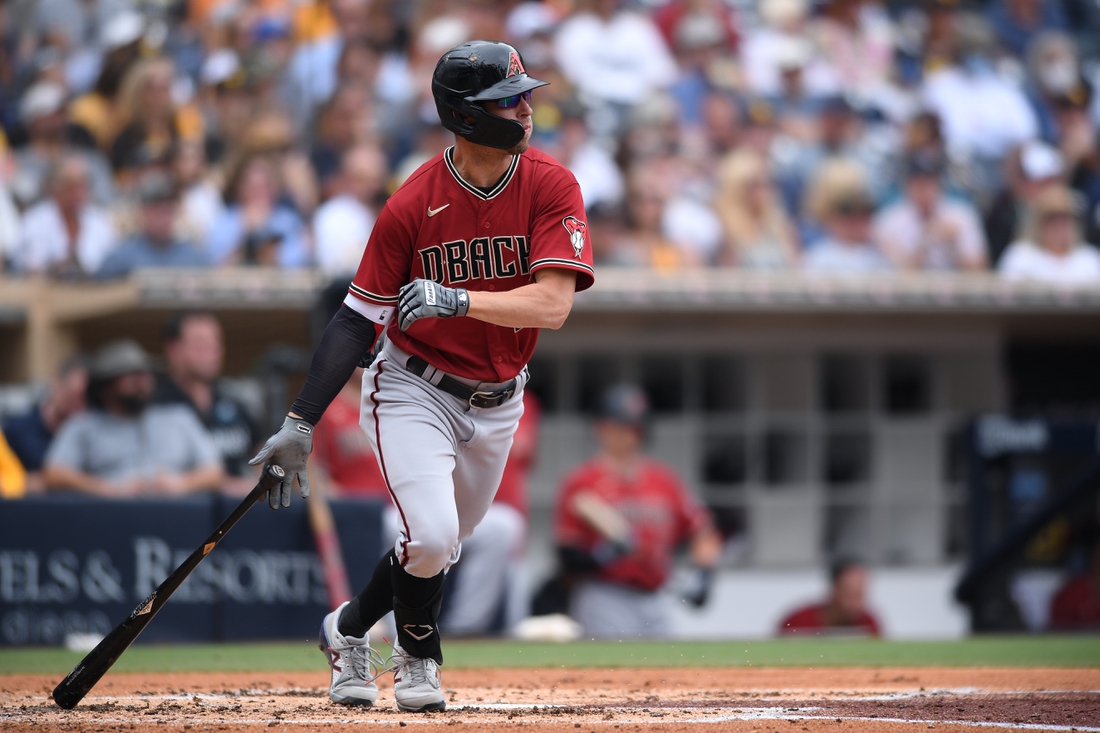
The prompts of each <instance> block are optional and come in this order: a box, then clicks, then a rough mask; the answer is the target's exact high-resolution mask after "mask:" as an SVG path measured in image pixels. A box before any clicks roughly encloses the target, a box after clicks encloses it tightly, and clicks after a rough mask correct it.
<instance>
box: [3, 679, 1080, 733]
mask: <svg viewBox="0 0 1100 733" xmlns="http://www.w3.org/2000/svg"><path fill="white" fill-rule="evenodd" d="M58 679H59V677H45V676H36V675H20V676H14V675H13V676H0V730H3V731H5V733H7V732H8V731H11V732H12V733H17V732H18V733H22V732H23V731H31V730H33V731H89V732H90V731H97V732H98V731H121V730H156V731H187V732H188V733H198V732H200V731H202V732H205V731H231V732H233V733H237V732H240V731H261V730H264V731H266V730H269V729H271V728H289V729H292V730H294V731H310V730H333V729H335V728H337V727H348V726H353V727H363V728H366V727H379V726H381V727H392V728H406V727H408V728H412V727H424V726H436V725H462V726H464V728H463V729H462V730H464V731H467V733H472V731H483V730H484V731H499V730H503V729H512V728H522V729H523V730H526V731H547V732H548V733H549V732H553V733H565V732H566V731H572V732H573V733H576V731H578V730H579V731H583V732H584V733H589V732H591V733H616V731H619V732H621V733H628V732H630V731H642V730H646V729H647V728H648V727H650V726H656V729H655V730H653V733H666V732H667V733H674V732H678V731H686V730H689V729H690V730H702V731H708V730H712V731H715V732H717V731H759V732H760V733H765V732H766V731H832V732H836V731H846V732H848V733H871V732H872V731H874V732H876V733H877V732H879V731H881V732H883V733H893V732H897V733H902V732H910V731H916V730H925V729H928V728H935V729H939V730H947V731H968V732H971V731H1004V730H1044V731H1045V730H1049V731H1055V730H1057V731H1074V730H1076V731H1096V732H1100V669H1087V670H1067V669H986V668H982V669H942V668H941V669H935V668H910V669H887V668H883V669H858V668H819V669H776V668H772V669H745V668H738V669H603V670H600V669H595V670H593V669H585V670H568V669H560V670H546V669H534V670H532V669H506V670H505V669H500V670H454V671H445V672H444V677H443V684H444V687H445V688H446V690H447V694H448V699H449V703H448V710H447V711H446V712H442V713H429V714H412V713H401V712H399V711H398V710H397V709H396V707H395V706H394V704H393V695H392V689H391V688H392V683H391V681H390V680H389V679H385V678H384V679H382V680H379V682H380V683H381V684H380V687H381V694H380V696H379V699H378V704H377V705H376V706H375V707H374V708H369V709H348V708H343V707H338V706H334V705H331V704H330V703H329V702H328V698H327V695H326V687H325V686H326V684H327V674H326V673H325V672H316V673H313V672H310V673H301V672H293V673H291V672H265V673H225V672H222V673H179V674H109V675H107V677H105V678H104V679H103V680H102V681H101V682H100V683H99V685H98V686H97V687H96V688H95V689H94V690H92V692H91V694H90V695H89V696H88V697H87V698H86V699H85V700H84V702H83V703H81V704H80V705H79V706H78V707H77V708H76V709H75V710H73V711H64V710H61V709H60V708H58V707H56V706H55V705H54V704H53V702H52V701H51V700H50V699H49V694H50V691H51V690H52V688H53V686H54V685H55V684H56V683H57V682H58Z"/></svg>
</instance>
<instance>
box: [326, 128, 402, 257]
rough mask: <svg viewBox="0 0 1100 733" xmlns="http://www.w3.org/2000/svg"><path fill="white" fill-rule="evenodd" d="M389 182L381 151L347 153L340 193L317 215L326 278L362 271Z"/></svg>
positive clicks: (361, 149)
mask: <svg viewBox="0 0 1100 733" xmlns="http://www.w3.org/2000/svg"><path fill="white" fill-rule="evenodd" d="M385 182H386V158H385V156H384V155H383V154H382V151H381V150H379V149H378V148H376V147H374V146H372V145H360V146H357V147H354V148H352V149H351V150H349V151H348V152H346V153H344V156H343V160H342V162H341V168H340V175H339V187H340V193H339V194H338V195H336V196H333V197H332V198H330V199H329V200H328V201H326V202H325V203H323V204H322V205H321V206H320V207H319V208H318V209H317V212H316V213H315V214H314V215H313V241H314V244H315V246H316V251H317V265H318V266H319V267H320V268H321V270H322V271H323V272H324V273H325V274H326V275H331V276H333V277H336V276H350V275H353V274H354V273H355V271H356V270H357V269H358V267H359V262H360V260H362V259H363V250H364V248H365V247H366V246H367V239H368V238H369V237H370V233H371V230H372V229H373V228H374V221H375V219H376V218H377V214H376V207H377V205H378V197H379V194H380V193H381V192H382V187H383V185H384V184H385Z"/></svg>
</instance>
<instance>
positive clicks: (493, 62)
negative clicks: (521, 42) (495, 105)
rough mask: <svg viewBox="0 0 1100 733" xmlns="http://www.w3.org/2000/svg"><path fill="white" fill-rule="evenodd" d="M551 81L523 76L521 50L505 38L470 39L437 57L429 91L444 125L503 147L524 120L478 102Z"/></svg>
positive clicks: (519, 135)
mask: <svg viewBox="0 0 1100 733" xmlns="http://www.w3.org/2000/svg"><path fill="white" fill-rule="evenodd" d="M549 83H550V82H548V81H541V80H539V79H535V78H533V77H530V76H527V71H526V70H524V68H523V59H522V57H520V55H519V51H517V50H516V49H515V48H513V47H512V46H509V45H508V44H507V43H502V42H500V41H470V42H469V43H463V44H462V45H460V46H455V47H454V48H452V49H451V50H450V51H448V52H447V53H445V54H443V58H441V59H439V63H438V64H436V67H435V73H434V74H432V96H434V97H435V106H436V109H437V110H438V111H439V121H440V122H442V123H443V126H444V127H446V128H447V129H448V130H450V131H451V132H453V133H455V134H456V135H458V136H460V137H463V138H466V139H467V140H469V141H470V142H472V143H476V144H477V145H486V146H488V147H490V148H500V149H502V150H507V149H508V148H511V147H512V146H514V145H516V144H517V143H519V142H520V141H521V140H523V125H521V124H520V123H519V122H516V121H515V120H506V119H504V118H503V117H497V116H496V115H494V114H491V113H489V112H487V111H486V110H485V107H484V106H482V103H483V102H491V101H493V100H497V99H504V98H505V97H511V96H513V95H516V94H522V93H523V92H529V91H531V90H532V89H534V88H536V87H541V86H545V85H547V84H549Z"/></svg>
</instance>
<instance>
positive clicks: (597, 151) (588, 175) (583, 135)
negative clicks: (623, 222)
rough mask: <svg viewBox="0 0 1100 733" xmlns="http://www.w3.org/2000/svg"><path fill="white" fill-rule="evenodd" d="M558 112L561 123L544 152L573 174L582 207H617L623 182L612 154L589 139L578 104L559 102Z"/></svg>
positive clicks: (620, 198) (588, 209)
mask: <svg viewBox="0 0 1100 733" xmlns="http://www.w3.org/2000/svg"><path fill="white" fill-rule="evenodd" d="M561 113H562V119H561V124H560V125H559V126H558V130H557V135H556V136H555V138H554V140H553V143H551V144H550V145H547V146H546V150H547V152H549V153H550V155H552V156H553V157H554V159H555V160H557V161H559V162H560V163H561V164H562V165H564V166H565V167H566V168H568V169H569V171H570V172H571V173H572V174H573V175H574V176H576V178H577V184H578V185H579V186H580V187H581V198H582V199H583V200H584V208H585V210H587V211H591V210H592V209H594V208H597V207H604V208H607V207H612V208H613V207H617V206H619V205H620V204H622V200H623V189H624V188H625V182H624V181H623V174H622V171H621V170H620V169H619V166H618V165H616V163H615V159H614V157H613V156H612V155H611V154H610V153H609V152H608V151H607V149H606V148H604V147H603V146H601V145H598V144H597V143H596V141H595V140H593V139H592V135H591V133H590V132H589V130H588V125H587V124H585V121H584V110H583V109H581V107H580V106H579V105H576V104H572V105H570V104H566V105H563V106H562V109H561Z"/></svg>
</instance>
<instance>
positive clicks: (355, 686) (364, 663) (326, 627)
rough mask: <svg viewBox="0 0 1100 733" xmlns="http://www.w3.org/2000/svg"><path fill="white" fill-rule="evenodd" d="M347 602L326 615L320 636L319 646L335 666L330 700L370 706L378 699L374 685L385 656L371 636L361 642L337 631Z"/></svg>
mask: <svg viewBox="0 0 1100 733" xmlns="http://www.w3.org/2000/svg"><path fill="white" fill-rule="evenodd" d="M346 605H348V604H347V603H343V604H341V606H340V607H339V608H337V609H336V610H335V611H333V612H332V613H330V614H329V615H327V616H325V620H324V621H322V622H321V635H320V639H319V642H318V644H317V646H319V647H320V648H321V651H322V652H324V653H325V657H326V658H327V659H328V664H329V666H330V667H332V681H331V682H330V683H329V686H328V697H329V699H330V700H332V701H333V702H334V703H338V704H340V705H362V706H364V707H369V706H371V705H373V704H374V701H375V700H377V699H378V685H376V684H374V679H375V677H377V676H378V673H376V672H374V670H375V669H381V668H382V666H383V664H382V657H381V655H380V654H379V653H378V652H376V651H375V650H374V649H371V647H370V634H367V635H366V636H364V637H363V638H362V639H357V638H355V637H353V636H349V637H345V636H344V635H343V634H341V633H340V631H339V629H338V628H337V626H338V624H339V621H340V613H341V612H342V611H343V610H344V606H346Z"/></svg>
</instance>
